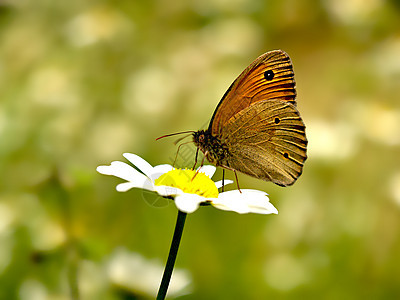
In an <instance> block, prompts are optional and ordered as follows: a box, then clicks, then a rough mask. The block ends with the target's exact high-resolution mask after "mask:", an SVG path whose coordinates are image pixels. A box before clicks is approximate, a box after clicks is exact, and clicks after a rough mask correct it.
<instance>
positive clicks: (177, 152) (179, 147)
mask: <svg viewBox="0 0 400 300" xmlns="http://www.w3.org/2000/svg"><path fill="white" fill-rule="evenodd" d="M189 143H191V142H187V143H183V144H180V145H179V146H178V150H177V151H176V155H175V159H174V163H173V164H172V166H173V167H175V163H176V160H177V159H178V154H179V150H180V149H181V146H183V145H186V144H189Z"/></svg>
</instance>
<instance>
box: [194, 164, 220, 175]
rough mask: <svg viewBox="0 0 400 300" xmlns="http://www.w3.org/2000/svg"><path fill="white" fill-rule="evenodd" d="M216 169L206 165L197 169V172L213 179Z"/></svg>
mask: <svg viewBox="0 0 400 300" xmlns="http://www.w3.org/2000/svg"><path fill="white" fill-rule="evenodd" d="M216 169H217V168H216V167H214V166H212V165H206V166H201V167H200V168H197V171H198V172H199V173H200V172H201V173H205V174H206V175H207V176H208V177H210V178H211V177H213V175H214V173H215V170H216Z"/></svg>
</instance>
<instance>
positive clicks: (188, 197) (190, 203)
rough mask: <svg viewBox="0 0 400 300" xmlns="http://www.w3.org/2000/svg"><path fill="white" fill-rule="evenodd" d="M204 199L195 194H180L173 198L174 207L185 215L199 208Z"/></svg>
mask: <svg viewBox="0 0 400 300" xmlns="http://www.w3.org/2000/svg"><path fill="white" fill-rule="evenodd" d="M204 201H205V198H204V197H201V196H199V195H196V194H187V193H184V194H181V195H178V196H176V197H175V205H176V207H177V208H178V209H179V210H180V211H183V212H185V213H188V214H190V213H192V212H194V211H195V210H196V209H198V208H199V206H200V203H201V202H204Z"/></svg>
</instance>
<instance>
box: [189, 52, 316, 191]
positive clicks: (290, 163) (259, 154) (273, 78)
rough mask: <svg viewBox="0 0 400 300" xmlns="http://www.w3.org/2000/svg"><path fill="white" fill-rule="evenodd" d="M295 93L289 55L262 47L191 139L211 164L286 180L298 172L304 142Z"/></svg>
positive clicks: (281, 181) (280, 182)
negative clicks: (260, 52) (204, 127)
mask: <svg viewBox="0 0 400 300" xmlns="http://www.w3.org/2000/svg"><path fill="white" fill-rule="evenodd" d="M295 98H296V89H295V81H294V72H293V66H292V63H291V60H290V58H289V56H288V55H287V54H286V53H285V52H283V51H281V50H275V51H270V52H267V53H265V54H263V55H261V56H260V57H258V58H257V59H256V60H255V61H254V62H253V63H252V64H251V65H250V66H249V67H248V68H246V69H245V70H244V71H243V72H242V73H241V74H240V75H239V77H238V78H237V79H236V80H235V81H234V82H233V83H232V85H231V86H230V87H229V89H228V91H227V92H226V93H225V95H224V96H223V97H222V100H221V101H220V103H219V104H218V106H217V108H216V110H215V112H214V115H213V117H212V118H211V121H210V124H209V127H208V128H207V129H206V130H199V131H197V132H195V133H194V134H193V142H194V143H195V145H196V146H197V147H198V149H200V150H201V151H202V152H203V153H204V154H205V156H206V158H207V160H208V161H209V162H210V163H212V164H214V165H216V166H220V167H223V168H226V169H230V170H237V171H239V172H242V173H244V174H247V175H250V176H253V177H255V178H259V179H262V180H266V181H272V182H274V183H275V184H278V185H280V186H288V185H291V184H293V183H294V182H295V181H296V180H297V178H298V177H299V176H300V175H301V173H302V169H303V165H304V162H305V160H306V158H307V154H306V151H307V143H308V142H307V138H306V135H305V125H304V123H303V120H302V119H301V116H300V113H299V112H298V110H297V108H296V101H295Z"/></svg>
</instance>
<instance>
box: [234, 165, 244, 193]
mask: <svg viewBox="0 0 400 300" xmlns="http://www.w3.org/2000/svg"><path fill="white" fill-rule="evenodd" d="M233 172H234V173H235V177H236V185H237V188H238V190H239V192H242V191H241V190H240V187H239V179H238V177H237V173H236V170H233Z"/></svg>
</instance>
